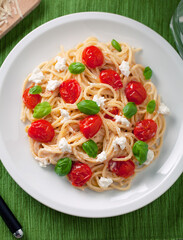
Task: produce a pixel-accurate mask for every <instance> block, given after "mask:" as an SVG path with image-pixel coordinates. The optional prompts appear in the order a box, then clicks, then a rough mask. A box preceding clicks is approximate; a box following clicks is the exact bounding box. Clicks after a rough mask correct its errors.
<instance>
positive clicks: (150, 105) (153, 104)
mask: <svg viewBox="0 0 183 240" xmlns="http://www.w3.org/2000/svg"><path fill="white" fill-rule="evenodd" d="M155 108H156V102H155V100H151V101H150V102H149V103H148V104H147V112H149V113H153V112H154V110H155Z"/></svg>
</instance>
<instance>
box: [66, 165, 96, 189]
mask: <svg viewBox="0 0 183 240" xmlns="http://www.w3.org/2000/svg"><path fill="white" fill-rule="evenodd" d="M91 176H92V171H91V169H90V167H89V166H88V165H87V164H84V163H80V162H75V163H73V164H72V168H71V171H70V173H69V174H68V177H69V180H70V181H71V183H72V185H73V186H75V187H82V186H83V185H84V184H85V183H86V182H87V181H88V180H89V179H90V178H91Z"/></svg>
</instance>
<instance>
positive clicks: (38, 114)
mask: <svg viewBox="0 0 183 240" xmlns="http://www.w3.org/2000/svg"><path fill="white" fill-rule="evenodd" d="M50 113H51V106H50V104H49V103H48V102H42V103H38V104H37V105H36V106H35V108H34V113H33V117H34V118H42V117H44V116H46V115H48V114H50Z"/></svg>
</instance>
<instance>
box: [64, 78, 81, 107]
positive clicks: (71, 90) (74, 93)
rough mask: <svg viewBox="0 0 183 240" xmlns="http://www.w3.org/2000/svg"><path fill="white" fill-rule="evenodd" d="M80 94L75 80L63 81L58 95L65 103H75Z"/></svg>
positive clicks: (79, 88)
mask: <svg viewBox="0 0 183 240" xmlns="http://www.w3.org/2000/svg"><path fill="white" fill-rule="evenodd" d="M80 93H81V87H80V85H79V83H78V81H76V80H75V79H69V80H66V81H64V82H63V83H62V84H61V85H60V95H61V97H62V98H63V99H64V101H65V102H66V103H75V102H76V100H77V99H78V97H79V95H80Z"/></svg>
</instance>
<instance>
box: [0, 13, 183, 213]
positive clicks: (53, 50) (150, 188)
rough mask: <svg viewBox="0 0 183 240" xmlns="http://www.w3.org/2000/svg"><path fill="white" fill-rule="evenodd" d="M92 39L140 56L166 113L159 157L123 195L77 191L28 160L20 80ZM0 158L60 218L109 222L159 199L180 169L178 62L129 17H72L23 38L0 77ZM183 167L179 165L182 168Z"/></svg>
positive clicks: (181, 71) (181, 85)
mask: <svg viewBox="0 0 183 240" xmlns="http://www.w3.org/2000/svg"><path fill="white" fill-rule="evenodd" d="M89 36H95V37H97V38H98V39H99V40H100V41H104V42H108V41H111V39H113V38H114V39H116V40H119V41H124V42H127V43H129V44H130V45H132V46H135V47H141V48H142V49H143V50H142V51H141V52H140V53H138V54H137V56H136V61H137V62H138V63H141V64H143V65H144V66H151V68H152V69H153V77H152V81H153V82H154V83H155V85H156V86H157V88H158V91H159V93H160V94H161V96H162V98H163V101H164V102H165V103H166V104H167V105H168V106H169V108H170V110H171V115H170V116H168V117H167V129H166V133H165V137H164V144H163V148H162V150H161V154H160V156H159V158H158V159H157V160H156V161H155V162H153V163H152V164H151V165H150V166H149V167H148V168H147V169H146V170H144V171H143V172H141V173H140V174H137V176H136V178H135V179H134V180H133V184H132V186H131V189H130V190H128V191H126V192H118V191H108V192H104V193H96V192H92V191H90V190H85V191H80V190H77V189H75V188H73V187H72V186H71V184H70V183H69V182H68V181H67V180H66V179H65V178H61V177H59V176H57V175H56V174H55V173H54V171H53V167H48V168H46V169H45V168H44V169H43V168H40V167H39V165H38V164H37V162H36V161H35V160H34V159H33V157H32V155H31V153H30V150H29V143H28V138H27V136H26V133H25V131H24V127H25V125H24V124H23V123H21V121H20V112H21V91H22V90H21V89H22V84H23V81H24V78H25V77H26V76H27V74H28V73H30V72H31V71H32V70H33V69H34V68H35V67H36V66H37V65H38V64H40V63H41V62H42V61H45V60H48V59H50V58H52V57H54V56H55V55H56V54H57V53H58V52H59V46H60V45H61V44H62V45H64V47H65V49H69V48H72V47H74V46H75V45H76V44H78V43H79V42H82V41H84V40H85V39H86V38H87V37H89ZM0 76H1V78H0V109H1V118H0V157H1V160H2V162H3V164H4V166H5V167H6V169H7V171H8V172H9V174H10V175H11V176H12V178H13V179H14V180H15V181H16V182H17V183H18V184H19V185H20V186H21V187H22V188H23V189H24V190H25V191H26V192H27V193H28V194H30V195H31V196H32V197H34V198H35V199H37V200H38V201H40V202H42V203H43V204H45V205H47V206H49V207H51V208H53V209H56V210H58V211H61V212H64V213H68V214H71V215H77V216H83V217H109V216H116V215H120V214H124V213H128V212H131V211H134V210H136V209H138V208H141V207H143V206H145V205H147V204H148V203H150V202H152V201H153V200H155V199H156V198H158V197H159V196H160V195H162V194H163V193H164V192H165V191H166V190H167V189H168V188H169V187H170V186H171V185H172V184H173V183H174V182H175V181H176V179H177V178H178V177H179V176H180V174H181V173H182V170H183V159H182V156H183V147H182V143H183V111H181V106H180V104H182V102H183V95H182V89H183V81H182V76H183V62H182V60H181V58H180V57H179V55H178V54H177V53H176V51H175V50H174V49H173V48H172V47H171V46H170V44H169V43H168V42H167V41H166V40H164V39H163V38H162V37H161V36H159V35H158V34H157V33H155V32H154V31H152V30H151V29H149V28H148V27H146V26H144V25H143V24H141V23H138V22H136V21H134V20H131V19H129V18H126V17H122V16H118V15H114V14H107V13H94V12H92V13H89V12H87V13H77V14H72V15H68V16H64V17H60V18H57V19H54V20H52V21H50V22H48V23H46V24H44V25H42V26H40V27H39V28H37V29H35V30H34V31H32V32H31V33H30V34H28V35H27V36H26V37H25V38H24V39H23V40H21V41H20V42H19V43H18V44H17V46H16V47H15V48H14V49H13V50H12V51H11V53H10V54H9V55H8V57H7V58H6V60H5V61H4V63H3V65H2V67H1V71H0ZM181 160H182V161H181Z"/></svg>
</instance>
